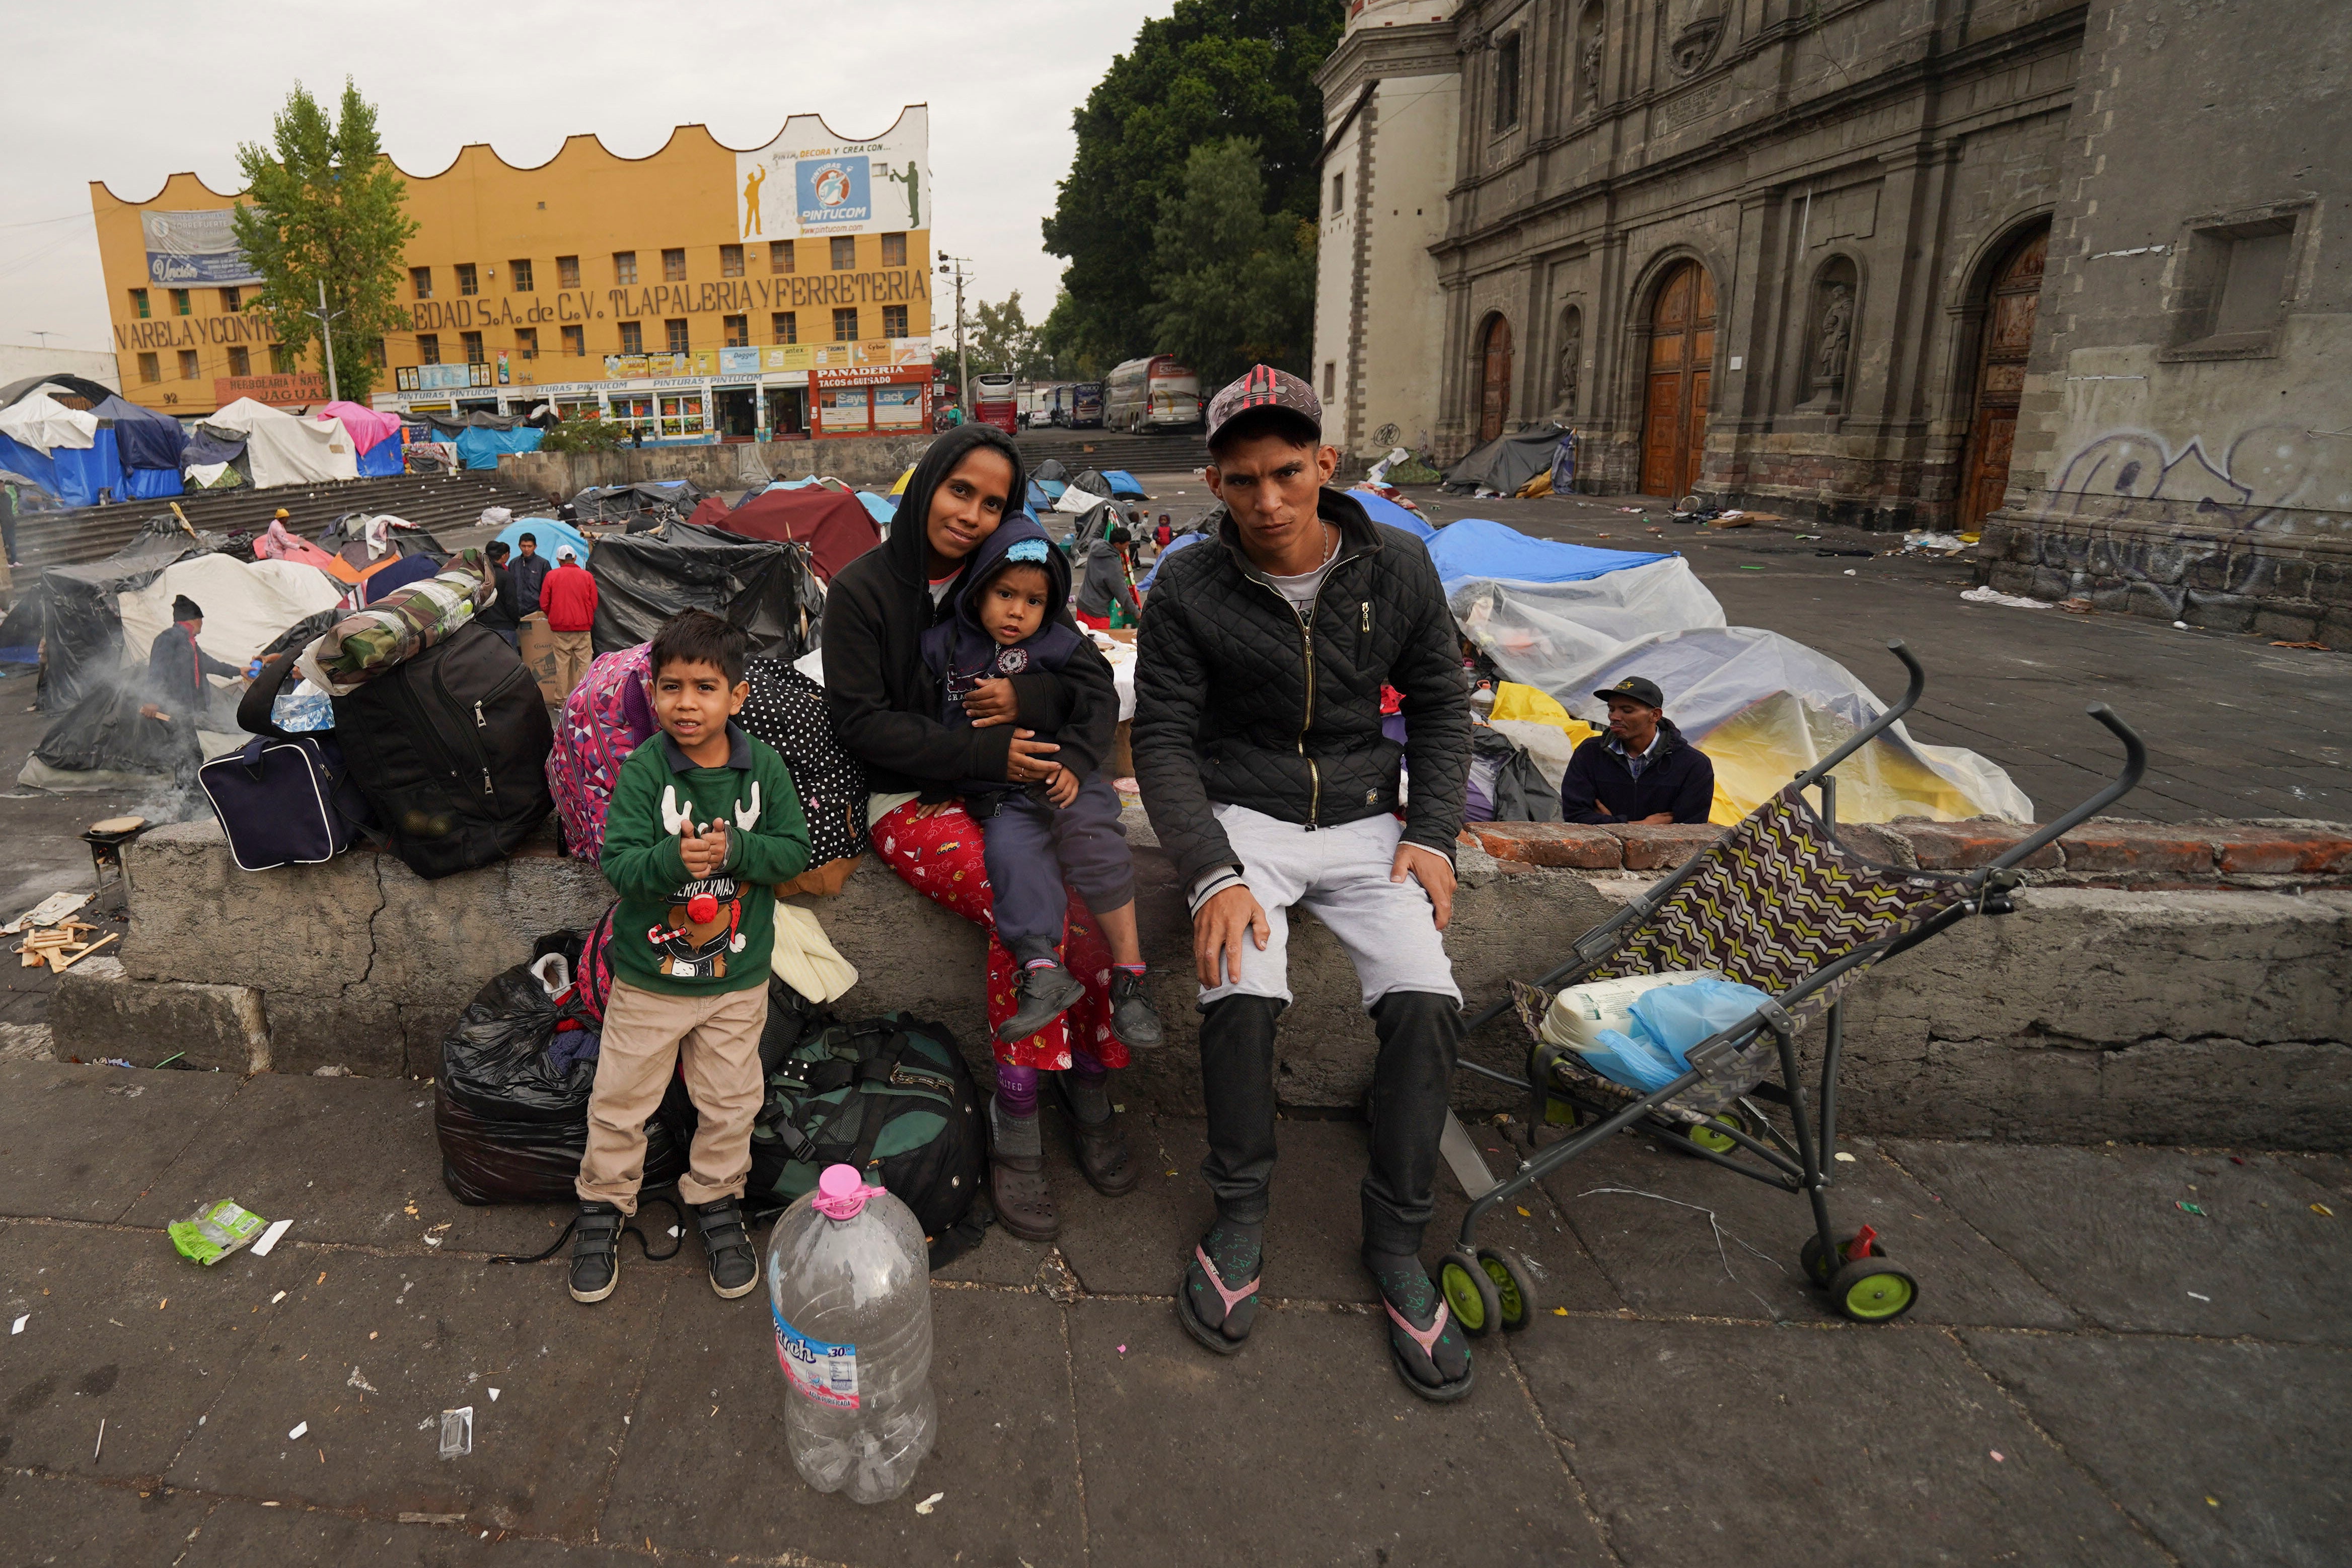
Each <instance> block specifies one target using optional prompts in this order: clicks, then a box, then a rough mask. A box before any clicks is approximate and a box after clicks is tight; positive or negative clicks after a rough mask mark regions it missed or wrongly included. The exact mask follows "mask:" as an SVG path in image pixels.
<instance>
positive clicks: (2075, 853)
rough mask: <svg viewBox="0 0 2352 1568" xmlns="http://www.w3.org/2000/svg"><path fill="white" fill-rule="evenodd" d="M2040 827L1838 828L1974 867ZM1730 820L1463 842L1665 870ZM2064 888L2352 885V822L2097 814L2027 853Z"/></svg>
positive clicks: (1526, 861) (1870, 852)
mask: <svg viewBox="0 0 2352 1568" xmlns="http://www.w3.org/2000/svg"><path fill="white" fill-rule="evenodd" d="M1720 831H1721V830H1720V829H1716V828H1706V827H1672V828H1668V827H1643V826H1638V825H1634V824H1620V823H1611V824H1608V825H1606V826H1592V825H1589V824H1585V823H1580V822H1473V823H1471V824H1470V825H1469V826H1468V827H1466V828H1465V829H1464V830H1463V831H1462V841H1463V842H1464V843H1465V844H1475V846H1477V847H1478V848H1479V849H1481V850H1483V851H1484V852H1486V854H1488V855H1491V856H1493V857H1494V858H1495V859H1496V860H1497V861H1500V862H1506V863H1508V864H1514V865H1528V866H1546V867H1561V868H1567V869H1571V870H1576V871H1664V870H1671V869H1672V868H1673V867H1675V866H1677V865H1680V864H1681V863H1682V862H1684V861H1685V860H1686V859H1688V858H1689V857H1690V856H1691V855H1693V854H1695V853H1696V852H1698V851H1699V850H1701V849H1703V848H1705V847H1706V845H1707V844H1709V843H1712V842H1713V841H1715V838H1716V836H1717V834H1718V833H1719V832H1720ZM2031 831H2032V829H2031V828H2028V827H2021V826H2019V825H2018V824H2016V823H2013V822H2004V821H1999V820H1997V819H1994V818H1990V817H1979V818H1973V819H1971V820H1969V821H1959V822H1930V821H1925V820H1923V819H1919V818H1904V819H1902V820H1900V821H1893V822H1871V823H1853V824H1850V825H1848V826H1845V827H1842V828H1840V829H1839V830H1838V836H1839V837H1840V839H1842V840H1843V841H1844V842H1845V843H1846V844H1847V845H1848V846H1849V847H1851V848H1853V850H1855V851H1857V852H1860V853H1861V854H1863V855H1864V856H1867V857H1868V858H1870V859H1872V860H1875V861H1878V862H1882V863H1885V864H1888V865H1898V866H1904V867H1906V868H1916V869H1919V870H1922V871H1973V870H1975V869H1976V868H1978V867H1979V866H1985V865H1990V864H1991V863H1992V862H1994V861H1995V860H1997V859H1999V858H2000V856H2001V855H2002V854H2003V853H2005V852H2007V851H2008V850H2009V849H2010V848H2011V847H2012V846H2013V845H2015V844H2016V843H2017V842H2018V841H2020V840H2021V839H2023V838H2024V837H2026V836H2027V835H2028V834H2029V833H2030V832H2031ZM2023 869H2024V870H2025V871H2026V872H2028V873H2031V874H2029V876H2028V880H2029V881H2032V882H2037V883H2048V884H2051V885H2053V886H2069V885H2083V886H2167V887H2197V886H2215V885H2223V886H2242V887H2244V888H2247V889H2250V890H2252V889H2268V888H2273V887H2278V886H2282V885H2285V884H2290V883H2292V884H2294V885H2302V886H2313V887H2331V886H2336V885H2345V884H2352V825H2347V824H2345V823H2340V822H2315V821H2287V820H2277V821H2252V822H2143V821H2136V820H2131V819H2125V818H2115V817H2095V818H2093V819H2092V820H2091V821H2088V822H2085V823H2084V824H2083V825H2082V826H2081V827H2079V828H2076V829H2075V830H2074V831H2072V832H2070V833H2068V834H2067V835H2066V836H2065V837H2064V838H2063V839H2061V840H2059V841H2057V842H2056V843H2054V844H2049V845H2045V846H2044V847H2042V849H2040V850H2038V851H2036V852H2034V853H2033V854H2032V856H2031V857H2030V858H2029V859H2028V860H2027V861H2026V862H2025V865H2024V868H2023Z"/></svg>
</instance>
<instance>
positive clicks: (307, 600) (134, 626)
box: [117, 555, 343, 669]
mask: <svg viewBox="0 0 2352 1568" xmlns="http://www.w3.org/2000/svg"><path fill="white" fill-rule="evenodd" d="M342 591H343V586H342V584H341V583H339V582H337V581H336V580H334V579H333V578H331V577H329V576H328V575H327V574H326V573H325V572H323V571H320V570H319V569H318V568H317V567H315V566H304V565H302V564H301V563H300V562H299V561H290V560H251V561H241V560H238V559H236V558H235V557H233V556H226V555H200V556H197V557H194V559H189V560H184V561H181V562H180V563H178V564H177V565H175V566H168V567H165V568H164V569H163V575H162V576H160V577H158V578H157V579H156V580H154V581H152V582H151V583H149V584H148V585H147V586H146V587H144V588H142V589H140V590H139V591H137V592H135V593H125V594H121V595H120V596H119V597H118V601H117V603H118V605H119V608H120V610H121V615H122V662H123V663H124V664H127V665H132V666H138V667H144V666H145V664H146V663H147V650H148V648H149V647H150V646H152V644H153V643H154V641H155V636H156V633H157V632H161V631H163V628H164V627H166V626H168V625H170V624H171V623H172V601H173V598H174V597H175V596H177V595H179V594H183V593H184V594H186V595H187V596H188V597H189V598H190V599H192V600H194V601H195V603H196V607H197V608H198V609H200V610H202V611H203V612H205V630H204V633H203V635H201V636H199V637H198V638H197V639H196V643H197V645H198V646H199V647H201V648H203V649H204V651H205V653H210V654H211V655H212V656H213V657H214V658H215V659H218V660H220V661H221V662H222V663H223V664H235V665H236V666H238V667H239V668H240V669H242V668H243V667H244V666H245V664H247V662H248V661H250V660H251V659H252V658H253V656H254V655H255V654H256V653H260V652H261V650H262V649H264V648H266V647H268V645H269V644H270V643H271V642H272V641H274V640H275V639H276V638H277V636H278V633H279V632H283V631H285V630H286V628H288V627H289V626H291V625H293V624H294V622H297V621H299V620H301V619H302V618H303V617H304V616H306V615H316V614H317V613H318V612H320V611H321V610H332V609H333V608H334V607H335V606H336V604H337V603H339V602H340V601H341V598H342Z"/></svg>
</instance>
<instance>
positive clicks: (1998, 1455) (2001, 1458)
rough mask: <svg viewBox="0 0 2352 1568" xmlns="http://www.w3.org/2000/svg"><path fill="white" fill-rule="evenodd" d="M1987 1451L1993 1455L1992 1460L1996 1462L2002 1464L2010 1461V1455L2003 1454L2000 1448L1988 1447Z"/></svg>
mask: <svg viewBox="0 0 2352 1568" xmlns="http://www.w3.org/2000/svg"><path fill="white" fill-rule="evenodd" d="M1985 1451H1986V1452H1987V1453H1989V1454H1990V1455H1991V1456H1992V1462H1993V1463H1994V1464H1996V1465H2000V1464H2006V1463H2008V1458H2009V1457H2008V1456H2007V1455H2005V1454H2003V1453H2002V1452H2001V1451H2000V1449H1999V1448H1988V1449H1986V1450H1985Z"/></svg>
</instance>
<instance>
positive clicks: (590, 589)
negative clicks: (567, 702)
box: [539, 545, 596, 696]
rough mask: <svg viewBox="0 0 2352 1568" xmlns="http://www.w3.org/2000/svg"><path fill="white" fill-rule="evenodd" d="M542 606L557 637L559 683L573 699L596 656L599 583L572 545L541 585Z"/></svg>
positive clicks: (557, 555) (557, 556)
mask: <svg viewBox="0 0 2352 1568" xmlns="http://www.w3.org/2000/svg"><path fill="white" fill-rule="evenodd" d="M539 607H540V609H541V610H543V611H545V612H547V629H548V631H549V632H552V633H553V634H554V638H555V679H556V683H557V684H558V685H561V686H562V688H563V695H565V696H570V695H572V687H574V686H576V685H579V684H580V681H581V678H582V677H583V676H584V675H586V674H587V673H588V662H589V661H590V660H591V659H593V658H594V657H595V656H596V651H595V649H594V648H593V647H592V646H591V645H590V644H589V642H588V629H589V628H590V627H592V626H593V625H594V624H595V623H596V580H595V579H594V578H593V577H591V576H589V575H588V569H587V568H585V567H583V566H582V565H581V564H580V560H579V558H578V557H577V556H575V555H574V554H573V553H572V547H571V546H570V545H565V546H563V547H562V548H561V549H558V550H557V551H556V552H555V566H554V568H553V569H552V570H550V571H549V572H548V574H547V580H545V581H544V582H541V584H540V585H539Z"/></svg>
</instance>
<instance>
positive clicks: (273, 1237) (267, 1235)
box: [253, 1219, 294, 1258]
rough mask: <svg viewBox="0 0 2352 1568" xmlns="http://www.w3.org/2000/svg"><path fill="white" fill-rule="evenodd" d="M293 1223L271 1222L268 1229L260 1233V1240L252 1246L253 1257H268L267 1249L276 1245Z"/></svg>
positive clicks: (288, 1220) (283, 1220)
mask: <svg viewBox="0 0 2352 1568" xmlns="http://www.w3.org/2000/svg"><path fill="white" fill-rule="evenodd" d="M293 1223H294V1222H293V1221H292V1220H290V1219H273V1220H271V1221H270V1222H269V1228H268V1229H267V1230H265V1231H263V1232H262V1233H261V1239H260V1240H258V1241H257V1242H255V1243H254V1244H253V1255H254V1256H255V1257H257V1258H267V1257H268V1256H269V1249H271V1248H272V1247H275V1246H277V1245H278V1238H279V1237H281V1236H284V1235H285V1234H286V1232H287V1229H288V1228H289V1227H290V1226H292V1225H293Z"/></svg>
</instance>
